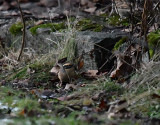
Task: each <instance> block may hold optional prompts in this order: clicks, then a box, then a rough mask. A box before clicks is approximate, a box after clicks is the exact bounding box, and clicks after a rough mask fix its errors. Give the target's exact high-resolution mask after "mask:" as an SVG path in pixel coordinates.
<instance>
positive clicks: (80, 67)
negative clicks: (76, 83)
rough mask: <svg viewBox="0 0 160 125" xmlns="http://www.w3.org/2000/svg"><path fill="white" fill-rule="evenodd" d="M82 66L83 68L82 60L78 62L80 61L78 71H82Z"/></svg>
mask: <svg viewBox="0 0 160 125" xmlns="http://www.w3.org/2000/svg"><path fill="white" fill-rule="evenodd" d="M83 66H84V61H83V60H80V61H79V62H78V70H80V69H82V68H83Z"/></svg>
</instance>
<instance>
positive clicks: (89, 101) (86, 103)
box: [83, 97, 93, 106]
mask: <svg viewBox="0 0 160 125" xmlns="http://www.w3.org/2000/svg"><path fill="white" fill-rule="evenodd" d="M92 104H93V100H92V99H91V98H88V97H84V99H83V106H90V105H92Z"/></svg>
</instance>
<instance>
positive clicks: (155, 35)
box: [148, 30, 160, 47]
mask: <svg viewBox="0 0 160 125" xmlns="http://www.w3.org/2000/svg"><path fill="white" fill-rule="evenodd" d="M159 42H160V30H157V31H156V32H151V33H149V34H148V43H149V46H151V47H159V46H160V43H159Z"/></svg>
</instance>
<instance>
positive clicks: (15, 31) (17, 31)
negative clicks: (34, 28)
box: [9, 22, 23, 36]
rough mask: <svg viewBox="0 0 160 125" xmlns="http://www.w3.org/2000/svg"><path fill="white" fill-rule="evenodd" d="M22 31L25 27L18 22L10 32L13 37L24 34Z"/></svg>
mask: <svg viewBox="0 0 160 125" xmlns="http://www.w3.org/2000/svg"><path fill="white" fill-rule="evenodd" d="M22 29H23V25H22V23H21V22H17V23H15V24H13V25H12V26H11V27H10V28H9V31H10V33H11V34H12V35H15V36H16V35H18V34H20V33H22Z"/></svg>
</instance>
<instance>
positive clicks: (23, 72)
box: [11, 67, 27, 80]
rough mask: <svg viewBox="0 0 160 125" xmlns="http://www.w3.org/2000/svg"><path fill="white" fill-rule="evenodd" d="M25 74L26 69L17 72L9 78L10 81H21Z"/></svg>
mask: <svg viewBox="0 0 160 125" xmlns="http://www.w3.org/2000/svg"><path fill="white" fill-rule="evenodd" d="M26 74H27V67H25V68H23V69H21V70H19V71H18V72H16V73H15V75H13V77H12V78H11V80H13V79H22V78H24V77H25V76H26Z"/></svg>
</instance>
